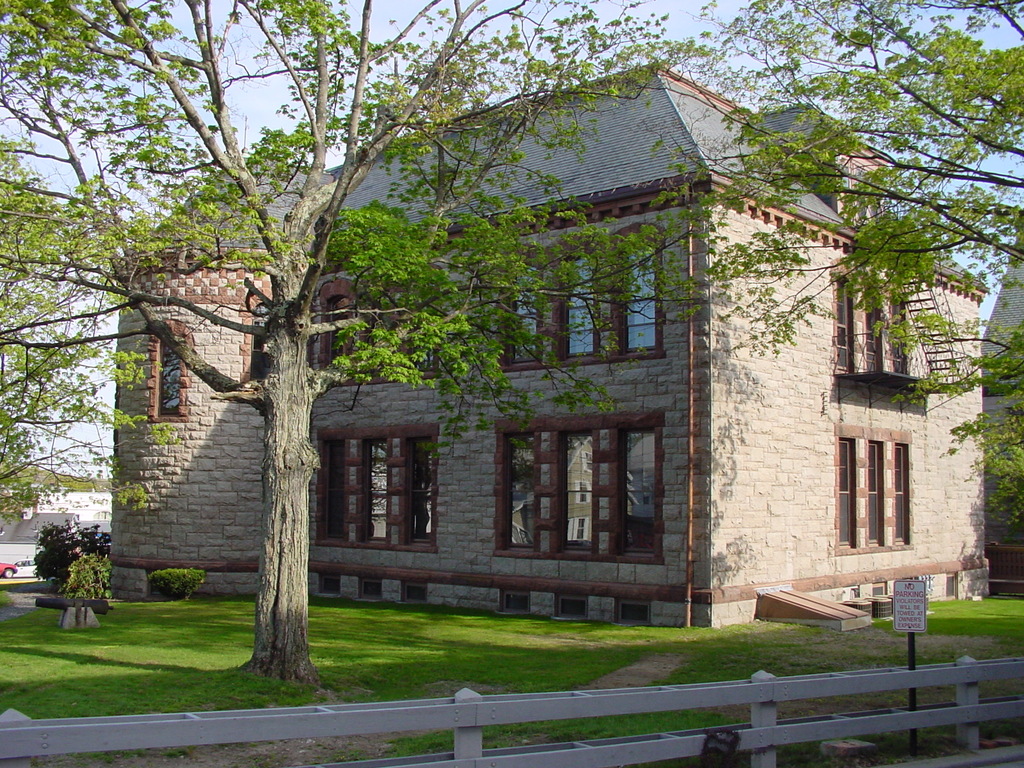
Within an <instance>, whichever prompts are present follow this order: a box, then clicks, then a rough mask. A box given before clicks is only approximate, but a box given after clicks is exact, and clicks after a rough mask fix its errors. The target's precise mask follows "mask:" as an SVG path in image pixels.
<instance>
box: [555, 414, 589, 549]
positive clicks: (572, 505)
mask: <svg viewBox="0 0 1024 768" xmlns="http://www.w3.org/2000/svg"><path fill="white" fill-rule="evenodd" d="M564 439H565V446H564V447H563V449H562V457H563V461H564V464H563V466H562V471H563V478H564V480H563V483H562V488H564V489H565V492H564V493H563V499H564V504H565V544H566V546H567V547H589V546H590V530H591V517H592V515H593V509H592V507H593V504H592V503H591V499H590V494H581V493H578V492H577V490H576V489H579V488H582V487H586V488H590V487H592V485H593V483H594V467H593V456H594V440H593V437H592V436H591V435H589V434H582V435H566V436H565V438H564ZM582 496H585V497H586V498H585V500H581V497H582Z"/></svg>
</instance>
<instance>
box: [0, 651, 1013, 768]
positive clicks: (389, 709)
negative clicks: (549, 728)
mask: <svg viewBox="0 0 1024 768" xmlns="http://www.w3.org/2000/svg"><path fill="white" fill-rule="evenodd" d="M1011 678H1015V679H1021V678H1024V658H1012V659H995V660H990V661H975V660H973V659H970V658H967V657H964V658H961V659H958V660H957V661H956V662H954V663H952V664H936V665H932V666H924V667H919V668H918V669H916V670H914V671H909V670H906V669H867V670H861V671H856V672H838V673H828V674H818V675H799V676H796V677H775V676H774V675H770V674H768V673H767V672H758V673H757V674H755V675H754V676H753V677H752V678H751V679H750V680H737V681H732V682H725V683H708V684H703V683H698V684H693V685H662V686H654V687H649V688H620V689H615V690H605V691H562V692H557V693H536V694H518V695H497V696H481V695H480V694H477V693H474V692H473V691H470V690H467V689H463V690H462V691H459V692H458V693H457V694H456V695H455V696H453V697H451V698H445V699H421V700H412V701H394V702H381V703H370V704H339V705H324V706H308V707H289V708H281V709H255V710H234V711H224V712H187V713H176V714H156V715H127V716H120V717H78V718H65V719H52V720H31V719H29V718H28V717H26V716H24V715H22V714H20V713H18V712H16V711H14V710H7V712H5V713H4V714H3V715H0V768H28V766H29V759H30V757H33V756H39V755H60V754H74V753H83V752H105V751H114V750H132V749H146V748H153V747H160V748H167V747H182V746H190V745H200V744H229V743H237V742H253V741H274V740H279V739H299V738H302V739H316V738H325V737H337V736H355V735H362V734H372V733H400V732H403V731H412V730H449V729H450V730H453V731H454V734H455V744H454V752H449V753H444V754H439V755H421V756H417V757H408V758H391V759H383V760H365V761H360V762H354V763H332V764H330V766H322V767H321V768H342V767H346V768H356V767H358V768H385V767H386V768H413V766H430V768H556V767H557V768H601V767H602V766H609V767H610V766H622V765H635V764H637V763H646V762H654V761H657V760H667V759H672V758H681V757H691V756H696V755H700V754H702V752H704V751H705V750H706V749H707V748H708V746H709V745H710V744H712V743H715V744H722V743H725V744H728V745H729V748H735V749H737V750H743V751H749V752H751V753H752V756H751V765H752V766H753V767H754V768H774V766H775V765H776V747H778V746H782V745H786V744H797V743H801V742H817V741H824V740H828V739H838V738H849V737H854V736H863V735H867V734H874V733H883V732H889V731H903V730H909V729H912V728H930V727H935V726H952V727H955V729H956V734H957V739H958V741H959V743H960V744H962V745H963V746H964V747H965V748H970V749H976V748H977V746H978V723H980V722H983V721H987V720H997V719H1005V718H1014V717H1021V716H1024V696H1004V697H1001V698H992V699H982V698H980V696H979V685H980V684H981V683H984V682H985V681H990V680H1006V679H1011ZM930 686H953V687H954V690H955V700H954V701H951V702H948V703H944V704H930V705H927V706H923V707H920V708H919V709H918V710H917V711H913V712H911V711H908V710H907V709H905V708H904V709H900V708H895V709H884V710H874V711H870V712H848V713H843V714H830V715H824V716H818V717H809V718H800V719H795V720H778V719H777V717H776V707H777V705H778V703H779V702H786V701H797V700H799V699H811V698H814V699H820V698H825V697H832V696H845V695H854V694H865V693H873V692H879V691H897V690H901V689H910V688H926V687H930ZM737 704H740V705H749V706H750V722H749V723H744V724H741V725H736V726H728V727H727V728H715V729H704V730H692V731H677V732H673V733H654V734H645V735H639V736H628V737H620V738H611V739H599V740H594V741H580V742H571V743H563V744H542V745H536V746H529V747H517V748H510V749H488V750H485V749H483V729H484V728H486V727H487V726H492V725H506V724H510V723H528V722H538V721H544V720H568V719H572V718H593V717H606V716H610V715H626V714H638V713H645V712H667V711H678V710H694V709H706V708H713V707H722V706H727V705H737Z"/></svg>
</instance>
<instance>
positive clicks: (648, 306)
mask: <svg viewBox="0 0 1024 768" xmlns="http://www.w3.org/2000/svg"><path fill="white" fill-rule="evenodd" d="M624 309H625V321H626V332H625V338H624V342H625V344H624V346H625V350H624V351H626V352H635V351H637V350H641V349H654V348H655V346H656V341H655V338H654V334H655V328H656V317H655V301H654V273H653V272H652V271H651V269H650V268H649V267H646V268H641V269H640V270H638V272H637V275H636V284H635V285H634V286H633V298H632V299H631V300H630V301H627V302H626V305H625V308H624Z"/></svg>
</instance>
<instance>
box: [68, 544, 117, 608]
mask: <svg viewBox="0 0 1024 768" xmlns="http://www.w3.org/2000/svg"><path fill="white" fill-rule="evenodd" d="M110 571H111V564H110V558H109V557H107V556H106V555H82V556H81V557H80V558H78V559H77V560H75V562H73V563H72V564H71V567H70V568H68V578H67V581H65V582H64V583H63V584H62V585H61V587H60V593H61V594H62V595H64V597H83V598H87V599H103V598H106V597H111V591H110Z"/></svg>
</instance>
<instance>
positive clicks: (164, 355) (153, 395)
mask: <svg viewBox="0 0 1024 768" xmlns="http://www.w3.org/2000/svg"><path fill="white" fill-rule="evenodd" d="M168 325H169V326H170V327H171V331H172V333H174V335H175V336H176V337H178V338H181V339H183V340H184V343H186V344H188V343H190V339H189V334H188V330H187V329H186V328H185V326H184V325H183V324H182V323H180V322H178V321H176V320H170V321H168ZM149 361H150V375H149V380H148V381H147V387H148V390H149V417H150V418H151V419H154V420H167V421H182V420H184V419H185V418H186V417H187V416H188V409H187V398H186V392H187V390H188V386H189V381H188V369H187V368H186V367H185V364H184V362H183V361H182V359H181V357H180V356H179V355H178V353H177V352H175V350H174V348H173V347H171V346H170V345H169V344H165V343H164V342H163V341H161V340H160V339H159V338H157V337H156V336H150V340H149Z"/></svg>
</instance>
